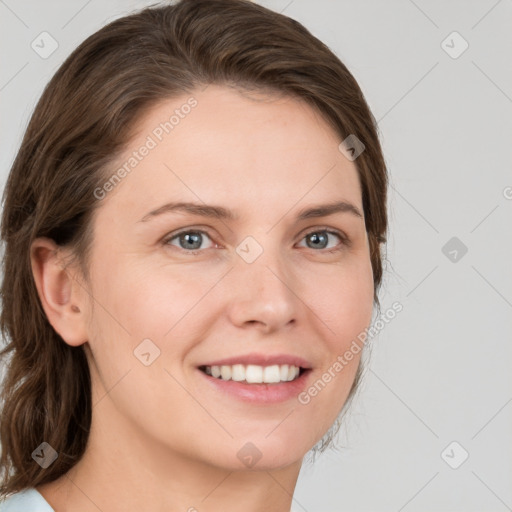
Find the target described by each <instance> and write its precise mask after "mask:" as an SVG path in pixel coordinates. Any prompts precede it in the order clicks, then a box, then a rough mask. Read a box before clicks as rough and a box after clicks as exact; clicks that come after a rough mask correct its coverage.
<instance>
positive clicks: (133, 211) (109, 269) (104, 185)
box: [0, 0, 387, 512]
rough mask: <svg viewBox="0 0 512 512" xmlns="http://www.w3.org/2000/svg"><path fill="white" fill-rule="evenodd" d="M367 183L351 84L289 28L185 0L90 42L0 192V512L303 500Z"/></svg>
mask: <svg viewBox="0 0 512 512" xmlns="http://www.w3.org/2000/svg"><path fill="white" fill-rule="evenodd" d="M386 192H387V175H386V168H385V163H384V158H383V155H382V151H381V147H380V144H379V140H378V135H377V131H376V127H375V121H374V118H373V116H372V114H371V112H370V111H369V108H368V106H367V104H366V102H365V99H364V97H363V94H362V92H361V90H360V88H359V86H358V85H357V83H356V81H355V79H354V78H353V77H352V75H351V74H350V73H349V71H348V70H347V68H346V67H345V66H344V65H343V64H342V63H341V62H340V61H339V59H338V58H337V57H336V56H335V55H334V54H333V53H332V52H331V51H330V50H329V49H328V48H327V47H326V46H325V45H324V44H323V43H321V42H320V41H319V40H317V39H316V38H315V37H313V36H312V35H311V34H310V33H309V32H308V31H307V30H306V29H305V28H304V27H303V26H302V25H300V24H299V23H297V22H296V21H294V20H292V19H290V18H288V17H286V16H284V15H281V14H277V13H274V12H272V11H270V10H268V9H266V8H264V7H262V6H259V5H257V4H253V3H251V2H249V1H245V0H214V1H211V0H208V1H202V0H201V1H197V0H193V1H192V0H182V1H181V2H179V3H177V4H175V5H168V6H157V7H151V8H147V9H144V10H142V11H141V12H139V13H136V14H133V15H130V16H127V17H124V18H121V19H118V20H116V21H114V22H112V23H110V24H109V25H107V26H105V27H104V28H102V29H101V30H99V31H98V32H96V33H95V34H93V35H92V36H90V37H89V38H88V39H87V40H86V41H84V42H83V43H82V44H81V45H80V46H79V47H78V48H77V49H76V50H75V51H74V52H73V53H72V54H71V55H70V57H69V58H68V59H67V60H66V61H65V62H64V64H63V65H62V66H61V67H60V69H59V70H58V71H57V73H56V74H55V76H54V77H53V78H52V80H51V81H50V83H49V85H48V87H47V88H46V90H45V91H44V93H43V95H42V97H41V99H40V101H39V103H38V105H37V107H36V109H35V111H34V114H33V116H32V119H31V121H30V124H29V126H28V128H27V131H26V133H25V136H24V138H23V141H22V144H21V147H20V149H19V152H18V154H17V157H16V159H15V162H14V164H13V167H12V169H11V172H10V175H9V179H8V182H7V185H6V188H5V192H4V210H3V218H2V237H3V239H4V241H5V258H4V275H5V278H4V282H3V285H2V298H3V304H4V306H3V310H2V316H1V325H2V329H3V332H4V336H5V337H6V339H8V340H9V344H8V345H7V346H6V347H5V348H4V350H3V352H2V355H3V358H4V364H5V365H6V376H5V379H4V382H3V388H2V391H3V395H2V396H3V409H2V417H1V430H0V436H1V443H2V454H1V457H2V458H1V465H2V469H3V471H4V475H3V482H2V487H1V490H0V493H1V495H2V496H4V497H8V498H7V500H6V501H5V503H4V504H3V505H0V510H6V511H7V510H46V511H51V510H54V511H56V512H61V511H64V510H80V511H89V510H94V511H97V510H98V509H100V510H105V511H106V510H109V511H113V510H142V509H144V510H148V511H152V510H155V511H156V510H189V511H194V510H198V511H201V512H202V511H210V510H223V511H231V510H245V511H247V512H250V511H259V510H272V511H276V512H277V511H279V512H284V511H289V510H290V509H291V508H292V509H294V510H296V509H297V508H299V507H298V505H297V504H294V503H292V499H293V498H292V496H293V491H294V488H295V485H296V481H297V478H298V475H299V471H300V468H301V465H302V463H303V460H304V458H305V456H306V454H307V453H308V452H309V451H310V450H312V453H315V452H321V451H323V450H325V448H326V447H327V446H329V445H330V444H331V443H332V439H333V437H334V435H335V434H336V432H337V429H338V428H339V420H340V419H341V418H342V416H343V413H344V411H346V409H347V406H348V404H349V403H350V400H351V399H352V398H353V396H354V393H355V392H356V390H357V385H358V382H359V380H360V376H361V372H362V368H361V352H362V350H361V349H362V346H363V345H364V341H365V336H362V335H361V334H362V333H364V332H366V329H367V328H368V325H369V324H370V322H371V318H372V313H373V306H374V305H377V306H378V305H379V303H378V295H377V292H378V289H379V286H380V283H381V278H382V261H381V258H382V256H381V250H382V244H383V243H384V242H385V239H386V238H385V235H386V230H387V215H386ZM354 343H355V345H354ZM355 346H357V347H358V350H352V348H351V347H355ZM349 352H350V353H352V357H341V355H344V354H345V355H346V354H348V353H349ZM342 361H343V362H342ZM310 453H311V452H310ZM11 495H13V496H11ZM31 500H32V501H31ZM2 506H3V508H1V507H2Z"/></svg>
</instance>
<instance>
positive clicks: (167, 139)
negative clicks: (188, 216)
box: [109, 85, 361, 215]
mask: <svg viewBox="0 0 512 512" xmlns="http://www.w3.org/2000/svg"><path fill="white" fill-rule="evenodd" d="M340 141H341V140H340V138H339V136H338V135H337V134H336V133H335V132H334V130H333V129H332V128H331V127H330V126H329V125H328V123H327V122H326V121H325V120H324V119H323V117H322V116H321V115H320V114H319V113H318V112H317V111H316V110H315V109H313V108H312V107H311V106H309V105H308V104H306V103H305V102H303V101H301V100H298V99H296V98H293V97H287V96H282V95H280V96H277V95H270V94H268V93H252V92H251V93H247V92H240V91H237V90H234V89H232V88H228V87H224V86H218V85H210V86H208V87H207V88H206V89H205V90H204V91H199V90H198V91H194V92H192V93H190V94H183V95H181V96H179V97H176V98H173V99H168V100H164V101H161V102H160V103H159V104H157V105H155V106H154V107H153V108H152V109H150V110H149V111H147V112H146V113H145V114H144V115H143V116H142V117H141V118H140V120H139V122H138V123H137V126H136V127H135V136H134V137H133V139H132V140H131V142H130V145H129V148H128V149H127V150H126V151H125V152H124V153H123V154H122V155H121V156H120V158H118V160H117V162H116V163H115V164H114V165H113V166H112V168H111V169H110V171H111V172H110V174H109V176H110V175H112V174H114V173H116V170H117V169H121V168H124V169H125V171H126V172H123V173H121V174H123V178H122V179H121V180H120V183H118V184H116V185H115V187H114V188H115V189H114V190H113V191H112V192H109V194H110V196H111V197H110V198H109V199H111V200H112V201H111V202H112V203H114V204H117V205H120V204H122V205H124V206H125V207H128V206H129V207H130V209H131V211H132V213H133V214H134V215H135V214H137V215H138V213H139V212H140V211H142V210H145V209H147V208H150V207H154V206H157V203H158V202H162V201H166V200H177V199H179V200H194V201H204V202H206V203H217V204H226V205H235V204H237V205H239V206H240V208H241V209H242V208H243V207H250V208H254V207H257V208H260V209H265V208H267V209H275V208H276V207H278V208H280V209H283V208H285V207H286V206H288V207H291V206H292V205H293V204H294V203H296V202H297V201H299V200H300V199H301V197H304V199H305V200H306V202H312V201H315V200H317V199H319V200H322V201H325V200H338V199H340V198H344V199H347V200H351V201H352V202H354V203H356V204H358V205H361V197H360V196H361V192H360V186H359V178H358V173H357V169H356V167H355V165H354V163H353V162H351V161H349V160H348V159H346V158H345V157H344V156H343V155H342V153H341V152H340V151H339V150H338V145H339V143H340ZM233 209H235V206H233Z"/></svg>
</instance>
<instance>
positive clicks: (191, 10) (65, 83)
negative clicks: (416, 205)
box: [0, 0, 388, 495]
mask: <svg viewBox="0 0 512 512" xmlns="http://www.w3.org/2000/svg"><path fill="white" fill-rule="evenodd" d="M212 83H215V84H221V85H222V84H223V85H230V86H234V87H237V88H240V89H251V90H262V91H274V92H276V93H279V94H285V95H288V96H294V97H298V98H301V99H303V100H305V101H306V102H308V104H309V105H311V106H312V107H314V108H316V109H317V110H318V111H319V112H320V113H321V114H322V115H323V117H324V119H325V120H326V121H327V122H328V123H329V124H330V125H331V126H332V127H333V129H334V130H335V131H336V133H338V134H339V136H340V142H341V140H343V139H345V138H346V137H347V136H348V135H350V134H355V135H356V136H357V138H358V139H359V140H360V141H361V142H362V143H363V144H364V146H365V150H364V152H363V153H362V154H361V155H360V156H359V157H358V158H357V160H356V161H355V164H356V167H357V170H358V173H359V178H360V184H361V188H362V202H363V209H364V215H365V222H366V230H367V233H368V238H369V247H370V258H371V264H372V269H373V278H374V302H375V303H376V304H377V305H378V306H379V307H380V305H379V301H378V297H377V291H378V288H379V286H380V283H381V278H382V259H381V258H382V256H381V249H382V248H381V243H383V242H385V241H386V237H385V235H386V231H387V213H386V194H387V184H388V182H387V171H386V167H385V162H384V158H383V155H382V150H381V147H380V144H379V139H378V134H377V124H376V122H375V119H374V117H373V116H372V114H371V112H370V110H369V108H368V105H367V103H366V101H365V99H364V96H363V94H362V92H361V90H360V88H359V86H358V84H357V82H356V80H355V79H354V77H353V76H352V75H351V74H350V72H349V71H348V70H347V68H346V67H345V66H344V65H343V64H342V63H341V62H340V60H339V59H338V58H337V57H336V56H335V55H334V54H333V53H332V52H331V51H330V50H329V49H328V47H327V46H325V45H324V44H323V43H322V42H321V41H319V40H318V39H316V38H315V37H314V36H313V35H311V34H310V32H308V31H307V30H306V29H305V28H304V27H303V26H302V25H301V24H300V23H298V22H297V21H295V20H293V19H291V18H288V17H287V16H284V15H281V14H277V13H275V12H273V11H271V10H269V9H266V8H264V7H262V6H260V5H258V4H254V3H251V2H250V1H248V0H183V1H181V2H179V3H176V4H173V5H152V6H150V7H148V8H145V9H143V10H141V11H139V12H137V13H135V14H131V15H129V16H125V17H123V18H120V19H117V20H115V21H113V22H111V23H109V24H108V25H106V26H105V27H103V28H102V29H101V30H99V31H97V32H96V33H94V34H93V35H91V36H90V37H88V38H87V39H86V40H85V41H84V42H83V43H81V44H80V45H79V46H78V48H77V49H76V50H74V51H73V53H72V54H71V55H70V56H69V57H68V58H67V59H66V61H65V62H64V63H63V64H62V65H61V66H60V68H59V69H58V70H57V72H56V73H55V75H54V76H53V78H52V79H51V80H50V82H49V83H48V85H47V86H46V88H45V90H44V92H43V94H42V96H41V98H40V100H39V102H38V103H37V106H36V108H35V110H34V112H33V115H32V117H31V120H30V122H29V124H28V127H27V130H26V132H25V134H24V137H23V140H22V143H21V146H20V148H19V151H18V153H17V155H16V158H15V160H14V162H13V165H12V168H11V170H10V174H9V177H8V180H7V184H6V187H5V190H4V196H3V201H4V209H3V212H2V219H1V221H2V224H1V237H2V239H3V241H4V242H5V253H4V257H3V271H4V279H3V283H2V287H1V298H2V302H3V308H2V312H1V317H0V328H1V330H2V333H3V335H4V338H5V339H9V343H8V344H6V346H5V348H4V349H3V350H2V351H1V352H0V356H1V358H2V359H3V362H4V364H5V376H4V379H3V387H2V394H1V400H2V406H3V408H2V412H1V425H0V439H1V448H2V451H1V458H0V466H1V468H2V472H3V475H2V478H3V480H2V484H1V486H0V495H8V494H11V493H13V492H17V491H20V490H22V489H24V488H27V487H35V486H38V485H41V484H44V483H47V482H50V481H53V480H56V479H57V478H58V477H60V476H61V475H63V474H64V473H66V472H67V471H68V470H69V469H71V467H73V465H74V464H76V462H78V460H79V459H80V458H81V456H82V455H83V453H84V451H85V448H86V443H87V439H88V434H89V427H90V423H91V414H92V404H91V382H90V374H89V368H88V364H87V359H86V357H85V353H84V350H83V346H79V347H72V346H70V345H68V344H67V343H65V342H63V340H62V338H61V337H60V336H59V335H58V334H57V333H56V332H55V330H54V329H53V328H52V326H51V325H50V323H49V322H48V320H47V318H46V315H45V313H44V310H43V308H42V305H41V302H40V299H39V296H38V293H37V289H36V287H35V282H34V279H33V275H32V271H31V262H30V246H31V243H32V241H33V240H34V239H35V238H37V237H41V236H44V237H49V238H51V239H53V240H54V241H55V242H56V243H57V244H58V245H59V246H63V247H64V246H65V247H67V248H70V249H72V251H73V254H75V255H76V259H77V261H78V262H79V264H80V266H81V268H82V269H83V274H84V276H85V277H87V276H88V275H89V273H88V271H87V270H88V261H89V260H88V249H89V248H90V247H91V243H92V233H91V225H92V222H91V219H92V215H93V213H94V211H95V209H97V208H98V207H99V206H100V205H101V201H98V200H97V199H96V197H95V195H94V192H93V191H94V190H95V189H96V188H97V187H98V186H101V184H102V183H104V182H105V176H108V171H109V164H110V163H112V162H113V161H114V160H115V158H116V157H117V156H118V155H119V154H120V152H121V151H124V149H125V148H126V145H127V144H128V143H129V141H130V138H131V137H132V135H133V133H132V132H133V130H132V128H133V127H134V126H135V125H136V123H137V120H138V119H140V117H141V115H143V114H144V112H146V111H147V109H148V108H151V107H152V106H153V105H155V104H156V103H158V102H160V101H162V100H165V99H169V98H172V97H173V96H178V95H182V94H183V93H190V92H192V91H193V90H194V89H196V88H197V87H204V86H205V85H207V84H212ZM7 356H10V357H9V358H8V360H7ZM360 376H361V367H359V368H358V373H357V375H356V379H355V380H354V383H353V386H352V388H351V390H350V394H349V398H351V397H352V396H353V393H354V391H355V389H356V387H357V384H358V382H359V378H360ZM347 402H348V400H347ZM44 441H45V442H47V443H49V444H50V445H51V446H52V447H53V448H54V449H55V450H56V451H57V453H58V458H57V459H56V460H55V461H54V462H53V463H52V464H51V465H50V466H49V467H48V468H46V469H42V468H41V467H40V466H39V465H38V464H37V463H36V462H35V461H34V460H33V459H32V453H33V451H34V450H35V449H36V448H37V447H38V446H39V445H40V444H41V443H42V442H44ZM328 441H329V439H328V440H327V441H326V440H325V439H324V440H323V443H322V445H321V447H320V450H321V451H323V450H324V449H325V447H326V446H327V445H328Z"/></svg>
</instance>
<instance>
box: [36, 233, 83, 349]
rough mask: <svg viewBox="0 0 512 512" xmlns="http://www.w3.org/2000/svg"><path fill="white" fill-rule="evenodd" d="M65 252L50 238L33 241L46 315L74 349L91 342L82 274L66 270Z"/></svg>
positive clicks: (38, 287)
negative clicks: (81, 280) (88, 341)
mask: <svg viewBox="0 0 512 512" xmlns="http://www.w3.org/2000/svg"><path fill="white" fill-rule="evenodd" d="M64 252H65V251H64V250H63V249H62V248H60V247H59V246H58V245H57V244H56V243H55V242H54V241H53V240H51V239H50V238H45V237H41V238H37V239H36V240H34V241H33V242H32V245H31V249H30V260H31V265H32V274H33V276H34V281H35V284H36V287H37V292H38V294H39V298H40V300H41V304H42V306H43V309H44V312H45V313H46V316H47V318H48V321H49V322H50V324H51V326H52V327H53V328H54V329H55V331H56V332H57V333H58V334H59V335H60V337H61V338H62V339H63V340H64V341H65V342H66V343H67V344H68V345H71V346H79V345H81V344H83V343H85V342H86V341H87V340H88V336H87V329H86V318H85V313H86V311H87V310H86V306H87V303H86V300H85V298H86V292H85V290H84V288H83V286H84V285H82V284H81V283H79V282H78V278H79V276H78V274H77V273H76V272H75V271H73V270H71V269H65V268H64V262H63V259H64V258H63V256H64Z"/></svg>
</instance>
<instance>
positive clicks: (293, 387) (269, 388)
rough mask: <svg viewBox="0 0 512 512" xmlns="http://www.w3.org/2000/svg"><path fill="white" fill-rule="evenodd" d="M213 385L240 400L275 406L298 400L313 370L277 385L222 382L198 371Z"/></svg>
mask: <svg viewBox="0 0 512 512" xmlns="http://www.w3.org/2000/svg"><path fill="white" fill-rule="evenodd" d="M197 371H198V372H199V373H200V374H201V375H202V376H203V377H204V378H205V379H206V381H207V382H208V383H209V384H210V385H211V386H214V388H215V389H217V390H218V391H222V392H224V393H227V394H229V395H231V396H233V397H235V398H238V399H239V400H242V401H244V402H251V403H261V404H273V403H279V402H285V401H287V400H290V399H292V398H295V399H296V398H297V396H298V395H299V393H301V391H303V390H304V388H305V387H306V383H307V380H308V379H309V375H310V373H311V370H310V369H308V370H306V371H304V372H303V373H302V374H301V375H300V376H299V377H298V378H296V379H295V380H292V381H289V382H279V383H275V384H263V383H262V384H247V383H245V382H239V381H234V380H222V379H219V378H216V377H212V376H210V375H207V374H206V373H204V372H203V371H201V370H199V369H198V370H197Z"/></svg>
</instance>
